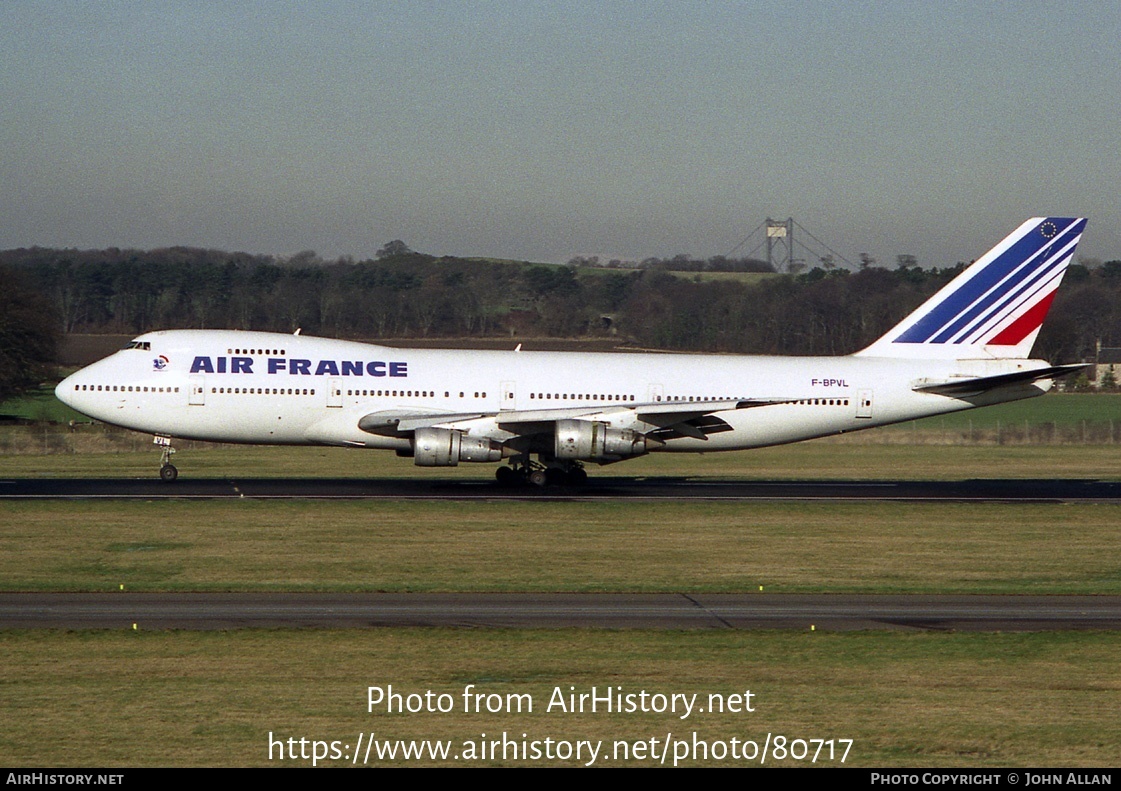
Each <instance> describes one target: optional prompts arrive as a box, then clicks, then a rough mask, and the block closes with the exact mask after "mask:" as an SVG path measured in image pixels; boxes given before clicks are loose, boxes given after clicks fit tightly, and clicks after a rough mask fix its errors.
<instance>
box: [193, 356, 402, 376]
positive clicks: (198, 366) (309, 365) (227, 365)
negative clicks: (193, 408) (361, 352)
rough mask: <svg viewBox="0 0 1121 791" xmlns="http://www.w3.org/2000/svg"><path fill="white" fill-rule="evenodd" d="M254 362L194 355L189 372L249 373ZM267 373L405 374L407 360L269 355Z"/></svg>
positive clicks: (251, 360)
mask: <svg viewBox="0 0 1121 791" xmlns="http://www.w3.org/2000/svg"><path fill="white" fill-rule="evenodd" d="M255 362H257V361H256V360H254V359H253V358H252V357H196V358H195V360H194V362H192V363H191V373H193V374H225V373H230V374H252V373H261V372H260V371H254V370H253V364H254V363H255ZM265 365H266V369H267V370H266V371H265V373H269V374H289V375H290V376H375V377H378V376H408V375H409V364H408V363H407V362H404V361H402V360H395V361H388V362H387V361H384V360H374V361H372V362H364V361H362V360H301V359H298V358H295V357H293V358H290V359H287V360H286V359H284V358H283V357H270V358H268V360H266V361H265Z"/></svg>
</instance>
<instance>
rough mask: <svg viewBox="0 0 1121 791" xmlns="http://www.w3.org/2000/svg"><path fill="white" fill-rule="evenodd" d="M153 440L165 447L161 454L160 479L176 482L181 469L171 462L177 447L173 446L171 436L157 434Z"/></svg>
mask: <svg viewBox="0 0 1121 791" xmlns="http://www.w3.org/2000/svg"><path fill="white" fill-rule="evenodd" d="M152 442H153V444H156V445H160V446H162V447H163V453H162V454H161V455H160V480H161V481H163V482H164V483H172V482H174V481H175V479H176V478H178V477H179V470H177V469H175V467H174V466H173V465H172V463H171V455H172V454H173V453H175V448H173V447H171V437H159V436H157V437H155V438H154V439H153V440H152Z"/></svg>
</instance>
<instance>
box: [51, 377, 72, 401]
mask: <svg viewBox="0 0 1121 791" xmlns="http://www.w3.org/2000/svg"><path fill="white" fill-rule="evenodd" d="M73 379H74V375H73V374H71V375H70V376H68V377H66V378H65V379H63V380H62V381H61V382H59V383H58V384H57V385H56V386H55V389H54V397H55V398H57V399H58V400H59V401H61V402H62V403H64V404H66V406H68V407H70V408H71V409H73V408H74V404H73V403H72V401H73V397H74V396H73V393H74V382H73Z"/></svg>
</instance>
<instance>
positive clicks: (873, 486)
mask: <svg viewBox="0 0 1121 791" xmlns="http://www.w3.org/2000/svg"><path fill="white" fill-rule="evenodd" d="M168 498H178V499H219V498H252V499H320V500H332V499H349V500H379V499H381V500H477V499H482V500H526V499H553V500H584V501H595V500H620V499H630V500H652V501H681V500H689V499H693V500H733V501H734V500H888V501H891V500H901V501H969V502H1105V503H1121V482H1119V481H1101V480H1084V479H1058V480H1055V479H1021V480H1000V479H991V480H982V479H974V480H961V481H902V480H899V481H860V480H832V481H829V480H824V481H823V480H813V481H809V480H805V481H711V480H703V479H691V478H675V477H657V478H626V477H606V476H604V477H593V478H592V479H591V480H590V481H589V482H588V484H587V485H586V486H581V487H567V486H556V487H553V486H549V487H534V486H521V487H514V488H505V487H500V486H498V485H497V484H495V483H494V482H492V481H490V480H487V479H485V478H480V479H479V480H464V479H462V478H458V479H452V478H449V479H433V478H424V479H418V478H385V479H363V478H236V479H226V478H198V479H192V478H189V477H187V476H184V477H181V478H180V479H179V480H178V481H177V482H175V483H170V484H169V483H164V482H162V481H160V480H159V479H158V478H157V477H155V476H154V475H153V477H152V478H102V479H93V478H51V479H31V478H26V479H25V478H8V479H0V500H12V499H25V500H52V499H76V500H80V499H107V500H130V499H140V500H157V499H168Z"/></svg>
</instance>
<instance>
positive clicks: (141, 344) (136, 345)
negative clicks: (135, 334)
mask: <svg viewBox="0 0 1121 791" xmlns="http://www.w3.org/2000/svg"><path fill="white" fill-rule="evenodd" d="M125 349H140V350H141V351H145V352H150V351H152V344H151V343H150V342H148V341H130V342H129V344H128V346H126V347H125Z"/></svg>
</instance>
